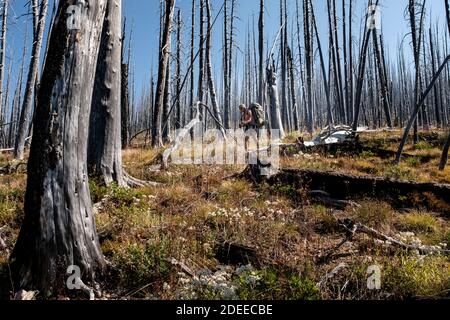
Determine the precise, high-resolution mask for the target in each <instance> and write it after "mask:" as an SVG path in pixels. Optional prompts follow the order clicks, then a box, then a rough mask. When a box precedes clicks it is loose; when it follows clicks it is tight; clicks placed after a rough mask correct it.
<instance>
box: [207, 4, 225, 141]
mask: <svg viewBox="0 0 450 320" xmlns="http://www.w3.org/2000/svg"><path fill="white" fill-rule="evenodd" d="M206 19H207V23H208V32H207V34H206V72H207V75H208V88H209V94H210V96H211V102H212V106H213V113H214V117H215V118H216V120H217V123H216V126H217V129H219V130H220V131H221V132H222V135H223V136H224V137H226V133H225V129H224V126H223V121H222V113H221V112H220V109H219V103H218V101H217V94H216V86H215V84H214V78H213V70H212V64H211V36H212V20H211V19H212V18H211V2H210V0H206Z"/></svg>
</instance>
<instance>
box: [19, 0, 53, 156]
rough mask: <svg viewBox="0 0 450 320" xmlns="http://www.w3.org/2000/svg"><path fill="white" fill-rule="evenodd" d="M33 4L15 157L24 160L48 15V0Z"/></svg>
mask: <svg viewBox="0 0 450 320" xmlns="http://www.w3.org/2000/svg"><path fill="white" fill-rule="evenodd" d="M31 5H32V6H33V12H34V14H33V19H34V21H33V25H34V36H33V49H32V53H31V61H30V66H29V70H28V79H27V83H26V86H25V96H24V100H23V105H22V109H21V112H20V121H19V128H18V131H17V138H16V144H15V148H14V158H16V159H20V160H22V159H23V157H24V150H25V139H26V138H27V135H28V129H29V127H30V119H29V117H30V113H31V108H32V106H33V102H34V95H33V88H34V86H35V83H36V79H37V77H38V70H39V63H40V57H41V48H42V40H43V36H44V30H45V20H46V17H47V8H48V0H43V1H42V2H41V4H40V5H38V0H32V2H31Z"/></svg>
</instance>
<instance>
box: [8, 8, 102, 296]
mask: <svg viewBox="0 0 450 320" xmlns="http://www.w3.org/2000/svg"><path fill="white" fill-rule="evenodd" d="M76 3H77V2H76V1H60V2H59V4H58V9H57V13H56V18H55V23H56V25H55V26H54V27H53V29H52V32H51V35H50V38H49V41H50V45H49V51H48V53H47V59H46V63H45V67H44V71H43V77H42V81H41V88H40V90H39V97H38V101H39V103H38V105H37V110H36V117H35V125H34V132H33V137H34V138H33V141H32V145H31V151H30V159H29V162H28V184H27V191H26V196H25V206H24V210H25V217H24V221H23V225H22V229H21V231H20V234H19V238H18V240H17V243H16V246H15V248H14V251H13V253H12V256H11V268H12V276H13V280H14V285H15V290H20V289H25V290H39V291H40V292H41V293H42V294H43V296H45V297H47V296H49V295H52V294H56V293H57V292H58V291H59V290H60V289H62V288H61V287H60V285H61V278H64V276H65V274H66V272H67V268H68V267H70V266H77V267H79V268H80V269H81V276H82V278H81V279H80V281H81V280H82V281H89V282H93V281H94V279H95V276H96V274H97V272H98V271H102V270H103V269H104V266H105V260H104V258H103V255H102V252H101V248H100V244H99V241H98V236H97V232H96V228H95V222H94V217H93V214H92V204H91V197H90V192H89V184H88V179H87V176H88V175H87V163H86V159H87V154H86V151H87V141H88V131H89V123H88V121H89V118H88V117H87V116H86V115H88V114H89V113H90V108H91V100H92V92H93V88H94V78H95V71H96V64H97V57H98V48H99V44H100V38H101V30H102V24H103V20H104V14H105V8H106V0H97V1H94V2H90V3H89V5H88V4H87V3H83V4H80V10H81V14H82V15H83V17H84V19H83V23H82V26H81V29H79V30H71V29H70V30H69V29H68V25H67V20H66V13H67V10H68V7H69V6H70V5H74V4H76Z"/></svg>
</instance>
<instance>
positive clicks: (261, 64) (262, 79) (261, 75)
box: [258, 0, 266, 110]
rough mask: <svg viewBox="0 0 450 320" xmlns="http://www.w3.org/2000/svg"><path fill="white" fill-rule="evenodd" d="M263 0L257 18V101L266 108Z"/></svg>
mask: <svg viewBox="0 0 450 320" xmlns="http://www.w3.org/2000/svg"><path fill="white" fill-rule="evenodd" d="M264 10H265V6H264V0H260V5H259V20H258V33H259V37H258V51H259V64H258V66H259V78H258V80H259V84H258V101H259V103H260V104H261V106H262V107H263V109H264V110H265V109H266V106H265V96H266V95H265V88H264V85H265V83H266V82H265V75H264Z"/></svg>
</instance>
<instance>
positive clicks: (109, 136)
mask: <svg viewBox="0 0 450 320" xmlns="http://www.w3.org/2000/svg"><path fill="white" fill-rule="evenodd" d="M121 10H122V0H107V6H106V16H105V21H104V24H103V33H102V38H101V43H100V50H99V56H98V61H97V70H96V76H95V86H94V94H93V97H92V108H91V116H90V128H89V145H88V166H89V171H90V173H91V174H93V175H96V176H99V177H101V179H102V180H103V182H104V183H105V184H106V185H107V186H109V185H111V184H112V183H117V185H119V186H125V185H126V183H125V180H124V174H123V170H122V139H121V96H122V95H121V88H122V77H121V69H122V68H121V64H122V63H121V60H122V59H121V56H122V38H121V36H122V26H121V24H122V11H121Z"/></svg>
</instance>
